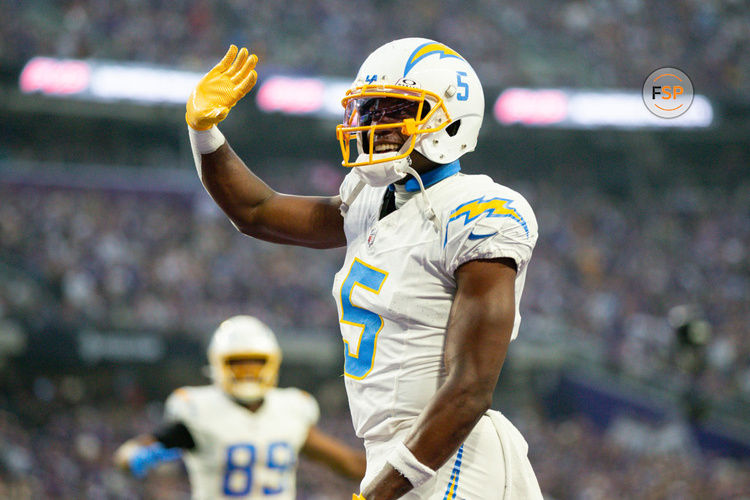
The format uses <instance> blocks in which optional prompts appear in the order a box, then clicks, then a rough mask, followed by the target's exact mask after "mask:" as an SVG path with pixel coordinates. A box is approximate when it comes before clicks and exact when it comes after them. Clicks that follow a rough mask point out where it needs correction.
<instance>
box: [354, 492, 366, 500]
mask: <svg viewBox="0 0 750 500" xmlns="http://www.w3.org/2000/svg"><path fill="white" fill-rule="evenodd" d="M352 500H365V497H363V496H362V495H357V494H356V493H352Z"/></svg>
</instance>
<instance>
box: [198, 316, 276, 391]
mask: <svg viewBox="0 0 750 500" xmlns="http://www.w3.org/2000/svg"><path fill="white" fill-rule="evenodd" d="M208 360H209V363H210V369H211V378H212V379H213V381H214V383H215V384H216V385H218V386H219V387H221V388H222V389H223V390H224V391H225V392H226V393H227V394H229V395H230V396H232V397H233V398H236V399H238V400H240V401H242V402H252V401H257V400H259V399H261V398H263V396H264V395H265V394H266V392H268V390H269V389H271V388H272V387H274V386H275V385H276V383H277V381H278V375H279V366H280V365H281V349H280V348H279V344H278V342H276V336H275V335H274V334H273V332H272V331H271V329H270V328H268V326H266V325H265V324H264V323H263V322H261V321H260V320H258V319H257V318H255V317H253V316H244V315H241V316H233V317H231V318H229V319H227V320H225V321H224V322H222V323H221V325H219V328H217V329H216V331H215V332H214V334H213V337H212V338H211V342H210V343H209V345H208Z"/></svg>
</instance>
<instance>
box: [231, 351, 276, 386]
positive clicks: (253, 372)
mask: <svg viewBox="0 0 750 500" xmlns="http://www.w3.org/2000/svg"><path fill="white" fill-rule="evenodd" d="M266 361H267V360H266V358H265V357H249V356H248V357H237V358H230V359H228V360H227V361H226V364H227V367H228V368H229V371H230V372H231V373H232V377H233V378H234V380H235V381H237V382H252V381H258V380H260V374H261V370H263V367H264V366H265V365H266Z"/></svg>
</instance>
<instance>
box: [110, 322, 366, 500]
mask: <svg viewBox="0 0 750 500" xmlns="http://www.w3.org/2000/svg"><path fill="white" fill-rule="evenodd" d="M208 359H209V362H210V369H211V377H212V379H213V382H214V383H213V385H207V386H202V387H183V388H180V389H177V390H176V391H174V392H173V393H172V395H170V396H169V398H168V399H167V402H166V411H165V424H164V426H163V427H162V428H160V429H158V430H157V431H156V432H154V433H153V434H151V435H145V436H139V437H136V438H133V439H131V440H129V441H127V442H126V443H124V444H123V445H122V446H120V448H119V449H118V450H117V452H116V454H115V462H116V463H117V464H118V465H119V466H120V467H122V468H124V469H127V470H130V471H131V472H133V473H134V474H135V475H136V476H143V475H144V474H145V473H146V472H147V471H148V470H149V469H150V468H152V467H154V466H156V465H158V464H160V463H163V462H167V461H171V460H176V459H179V458H183V459H184V461H185V465H186V467H187V471H188V475H189V478H190V483H191V489H192V496H193V498H196V499H215V498H225V497H232V498H254V499H260V498H266V497H269V496H272V498H278V499H288V500H292V499H294V498H295V474H296V469H297V456H298V454H300V453H302V454H303V455H305V456H307V457H309V458H312V459H314V460H316V461H319V462H322V463H324V464H326V465H328V466H329V467H330V468H332V469H333V470H335V471H336V472H338V473H340V474H342V475H344V476H346V477H349V478H351V479H355V480H361V479H362V477H363V475H364V472H365V454H364V453H363V452H361V451H358V450H355V449H353V448H351V447H349V446H347V445H346V444H344V443H342V442H341V441H339V440H337V439H335V438H333V437H331V436H329V435H327V434H325V433H323V432H322V431H320V430H319V429H318V428H317V427H316V425H315V424H316V422H317V420H318V415H319V410H318V404H317V403H316V402H315V400H314V399H313V398H312V396H310V395H309V394H307V393H306V392H304V391H301V390H298V389H293V388H285V389H280V388H277V387H276V381H277V378H278V372H279V364H280V363H281V350H280V349H279V346H278V344H277V342H276V338H275V336H274V334H273V332H272V331H271V330H270V329H269V328H268V327H267V326H266V325H265V324H263V323H262V322H261V321H259V320H258V319H256V318H254V317H252V316H235V317H232V318H229V319H227V320H226V321H224V322H223V323H222V324H221V325H220V326H219V328H218V329H217V330H216V332H215V333H214V335H213V337H212V339H211V342H210V344H209V347H208Z"/></svg>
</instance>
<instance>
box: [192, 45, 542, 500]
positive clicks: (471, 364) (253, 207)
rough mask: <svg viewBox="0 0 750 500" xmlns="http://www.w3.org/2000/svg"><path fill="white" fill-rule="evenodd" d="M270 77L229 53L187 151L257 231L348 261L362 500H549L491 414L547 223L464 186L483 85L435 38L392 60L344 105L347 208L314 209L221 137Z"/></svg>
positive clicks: (513, 196)
mask: <svg viewBox="0 0 750 500" xmlns="http://www.w3.org/2000/svg"><path fill="white" fill-rule="evenodd" d="M256 62H257V58H256V57H255V56H254V55H252V56H251V55H249V54H248V52H247V50H246V49H244V48H243V49H242V50H240V51H239V52H238V51H237V48H236V47H234V46H232V47H231V48H230V50H229V52H228V53H227V55H226V56H225V57H224V59H223V60H222V61H221V62H220V63H219V64H218V65H217V66H215V67H214V68H213V69H212V70H211V71H210V72H209V73H207V74H206V76H204V78H203V79H202V80H201V81H200V82H199V83H198V85H197V86H196V88H195V90H194V91H193V93H192V94H191V97H190V99H189V100H188V103H187V113H186V120H187V122H188V126H189V127H188V131H189V135H190V140H191V145H192V147H193V152H194V156H195V161H196V167H197V168H198V173H199V175H200V177H201V180H202V182H203V184H204V186H205V187H206V189H207V190H208V192H209V193H210V194H211V195H212V197H213V198H214V200H216V202H217V203H218V205H219V206H220V207H221V208H222V209H223V210H224V212H225V213H226V214H227V215H228V217H229V218H230V220H231V221H232V222H233V223H234V224H235V226H236V227H237V228H238V229H239V230H240V231H242V232H243V233H245V234H247V235H250V236H253V237H256V238H260V239H264V240H268V241H274V242H278V243H287V244H295V245H304V246H309V247H314V248H331V247H337V246H343V245H346V246H347V253H346V259H345V261H344V265H343V267H342V269H341V271H339V273H337V274H336V277H335V279H334V286H333V294H334V297H335V299H336V302H337V306H338V311H339V319H340V324H341V333H342V337H343V340H344V344H345V349H344V357H345V359H344V373H345V375H346V388H347V393H348V396H349V404H350V408H351V412H352V419H353V423H354V427H355V430H356V432H357V434H358V435H359V436H361V437H362V438H364V439H365V448H366V450H367V473H366V476H365V479H364V480H363V481H362V485H361V495H355V498H366V499H367V500H380V499H393V498H412V499H426V498H429V499H433V498H434V499H454V498H467V499H471V500H484V499H488V500H489V499H501V498H506V499H507V498H511V497H513V498H523V499H537V498H541V492H540V490H539V486H538V484H537V481H536V477H535V476H534V473H533V470H532V468H531V465H530V464H529V461H528V458H527V457H526V452H527V445H526V442H525V441H524V439H523V437H522V436H521V435H520V433H519V432H518V431H517V430H516V429H515V427H514V426H513V425H512V424H511V423H510V422H509V421H508V420H507V419H505V417H503V416H502V415H501V414H500V413H499V412H496V411H492V410H490V406H491V404H492V393H493V391H494V387H495V385H496V383H497V379H498V376H499V374H500V370H501V368H502V365H503V361H504V359H505V354H506V352H507V348H508V344H509V343H510V341H511V340H512V339H513V338H515V337H516V335H517V333H518V326H519V323H520V315H519V307H518V306H519V302H520V298H521V293H522V291H523V286H524V280H525V277H526V269H527V266H528V263H529V260H530V258H531V253H532V250H533V248H534V245H535V243H536V239H537V223H536V219H535V217H534V213H533V211H532V209H531V207H530V206H529V204H528V203H527V202H526V200H525V199H524V198H523V197H522V196H521V195H520V194H519V193H517V192H515V191H513V190H511V189H509V188H507V187H504V186H501V185H498V184H496V183H494V182H493V181H492V179H490V178H489V177H487V176H482V175H478V176H468V175H463V174H462V173H460V164H459V158H460V157H461V156H462V155H464V154H465V153H467V152H470V151H473V150H474V147H475V145H476V142H477V136H478V133H479V129H480V127H481V123H482V118H483V114H484V96H483V91H482V87H481V84H480V82H479V79H478V77H477V75H476V73H475V72H474V70H473V69H472V68H471V66H470V65H469V64H468V63H467V62H466V60H465V59H464V58H463V57H461V55H460V54H458V53H457V52H456V51H454V50H452V49H451V48H449V47H447V46H445V45H443V44H441V43H438V42H435V41H433V40H427V39H422V38H406V39H401V40H396V41H394V42H391V43H388V44H386V45H384V46H382V47H380V48H378V49H377V50H376V51H375V52H373V53H372V54H370V56H369V57H368V58H367V59H366V60H365V62H364V63H363V65H362V67H361V68H360V70H359V72H358V74H357V77H356V78H355V81H354V83H353V85H352V87H351V89H350V90H349V91H348V92H347V94H346V95H345V96H344V99H343V100H342V103H343V105H344V109H345V112H344V121H343V123H342V124H341V125H339V126H338V127H337V130H336V132H337V137H338V139H339V141H340V145H341V151H342V155H343V162H342V164H343V165H344V166H346V167H351V168H352V170H351V171H350V173H349V174H348V175H347V176H346V178H345V180H344V182H343V184H342V186H341V189H340V192H339V195H338V196H332V197H302V196H289V195H285V194H281V193H277V192H276V191H274V190H272V189H271V188H269V187H268V186H267V185H266V184H265V183H263V182H262V181H261V180H260V179H259V178H258V177H256V176H255V175H254V174H253V173H252V172H251V171H250V170H249V169H248V168H247V167H246V165H245V164H244V162H243V161H242V160H241V159H240V158H239V157H238V156H237V155H236V154H235V153H234V152H233V151H232V149H231V148H230V147H229V145H228V144H227V142H226V139H225V138H224V136H223V135H222V134H221V132H219V130H218V129H217V127H216V124H217V123H218V122H219V121H221V120H223V119H224V118H225V117H226V116H227V114H228V113H229V110H230V109H231V107H232V106H234V105H235V104H236V103H237V102H238V101H239V100H240V99H241V98H242V97H243V96H244V95H245V94H246V93H247V92H248V91H249V90H250V89H251V88H252V86H253V85H254V84H255V81H256V78H257V75H256V73H255V71H254V67H255V64H256ZM352 140H354V141H356V146H357V151H356V155H352V154H351V152H350V141H352ZM350 156H353V158H354V159H352V158H351V157H350Z"/></svg>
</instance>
